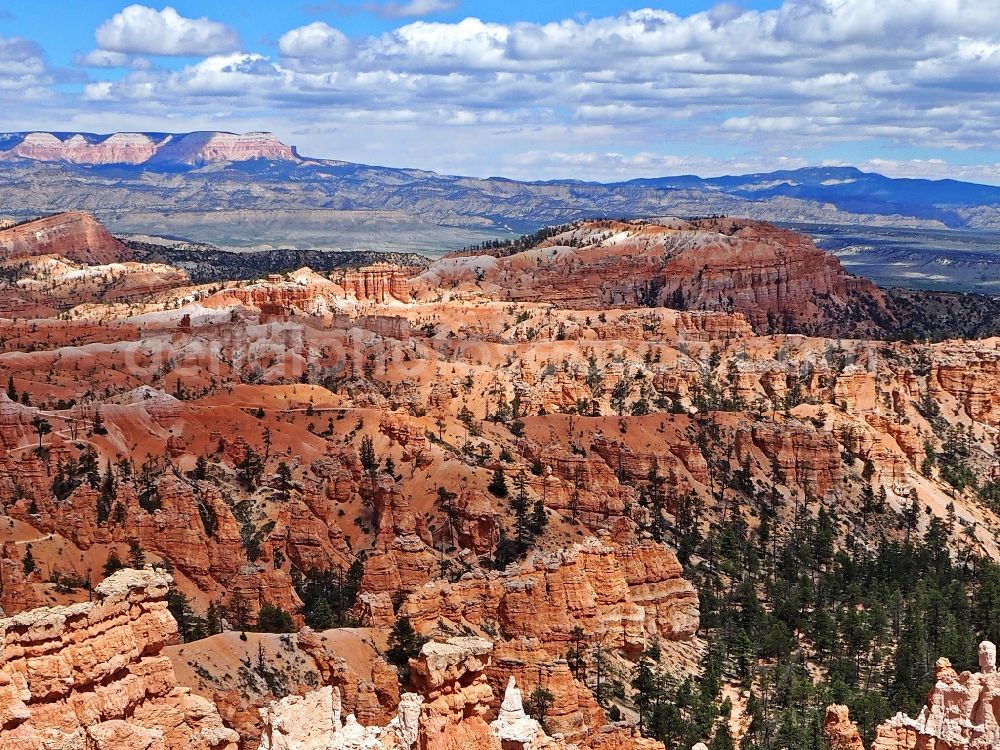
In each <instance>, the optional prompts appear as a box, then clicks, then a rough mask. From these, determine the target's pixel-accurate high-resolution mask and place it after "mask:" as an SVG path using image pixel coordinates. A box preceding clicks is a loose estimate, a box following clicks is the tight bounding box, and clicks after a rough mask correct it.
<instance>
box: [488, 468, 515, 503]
mask: <svg viewBox="0 0 1000 750" xmlns="http://www.w3.org/2000/svg"><path fill="white" fill-rule="evenodd" d="M486 489H488V490H489V491H490V494H492V495H494V496H495V497H500V498H504V497H507V495H509V494H510V490H508V489H507V478H506V477H505V476H504V473H503V469H497V470H496V471H494V472H493V479H491V480H490V483H489V484H488V485H487V486H486Z"/></svg>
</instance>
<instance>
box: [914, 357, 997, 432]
mask: <svg viewBox="0 0 1000 750" xmlns="http://www.w3.org/2000/svg"><path fill="white" fill-rule="evenodd" d="M998 343H1000V342H998V340H997V339H990V340H987V341H982V342H964V341H963V342H948V343H945V344H942V345H941V346H940V347H938V349H937V351H936V352H935V356H934V360H933V363H932V365H931V373H930V377H929V378H928V387H929V390H930V393H931V395H933V396H937V397H940V396H941V395H944V394H947V395H948V396H951V397H952V398H954V399H955V401H956V402H957V403H958V404H959V405H960V406H961V408H962V409H963V411H964V412H965V413H966V414H967V415H968V416H969V417H971V418H972V419H975V420H978V421H981V422H987V423H989V424H997V422H998V421H1000V352H998V351H997V344H998Z"/></svg>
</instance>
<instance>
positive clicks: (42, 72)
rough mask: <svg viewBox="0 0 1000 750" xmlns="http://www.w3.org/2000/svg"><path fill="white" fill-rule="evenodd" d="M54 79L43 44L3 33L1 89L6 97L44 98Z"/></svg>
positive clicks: (0, 61) (0, 71)
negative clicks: (41, 45) (46, 59)
mask: <svg viewBox="0 0 1000 750" xmlns="http://www.w3.org/2000/svg"><path fill="white" fill-rule="evenodd" d="M53 82H54V76H53V74H52V71H50V70H49V67H48V65H47V64H46V62H45V55H44V53H43V52H42V48H41V47H39V46H38V45H37V44H36V43H35V42H32V41H29V40H28V39H23V38H21V37H16V36H15V37H2V36H0V91H2V92H3V93H4V96H5V98H8V99H10V98H15V99H17V98H24V99H38V98H45V97H47V96H49V95H50V91H49V89H48V87H49V86H50V85H51V84H52V83H53Z"/></svg>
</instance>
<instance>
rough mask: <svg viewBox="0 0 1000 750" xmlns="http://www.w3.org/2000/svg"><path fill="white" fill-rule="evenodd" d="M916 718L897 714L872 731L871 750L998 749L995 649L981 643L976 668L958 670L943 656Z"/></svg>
mask: <svg viewBox="0 0 1000 750" xmlns="http://www.w3.org/2000/svg"><path fill="white" fill-rule="evenodd" d="M935 677H936V680H937V681H936V682H935V684H934V689H933V690H931V693H930V695H929V696H928V697H927V703H926V704H925V705H924V708H923V710H922V711H921V712H920V715H919V716H917V718H916V719H911V718H910V717H909V716H905V715H904V714H901V713H900V714H896V716H894V717H893V718H891V719H890V720H889V721H887V722H885V723H884V724H881V725H880V726H879V727H878V729H877V730H876V733H875V742H874V744H873V745H872V750H924V748H933V749H934V750H966V748H968V750H987V748H996V747H1000V673H998V672H997V648H996V646H995V645H994V644H993V643H991V642H989V641H983V643H981V644H980V645H979V672H977V673H975V674H973V673H970V672H963V673H962V674H960V675H959V674H957V673H956V672H955V670H954V669H953V668H952V666H951V663H950V662H949V661H948V660H947V659H938V661H937V664H936V665H935Z"/></svg>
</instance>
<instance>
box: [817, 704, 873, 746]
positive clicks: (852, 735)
mask: <svg viewBox="0 0 1000 750" xmlns="http://www.w3.org/2000/svg"><path fill="white" fill-rule="evenodd" d="M823 736H824V737H825V738H826V741H827V742H828V743H830V750H865V746H864V744H863V743H862V742H861V734H860V733H859V732H858V725H857V724H855V723H854V722H853V721H851V717H850V715H849V714H848V709H847V706H828V707H827V709H826V719H825V720H824V722H823Z"/></svg>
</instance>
